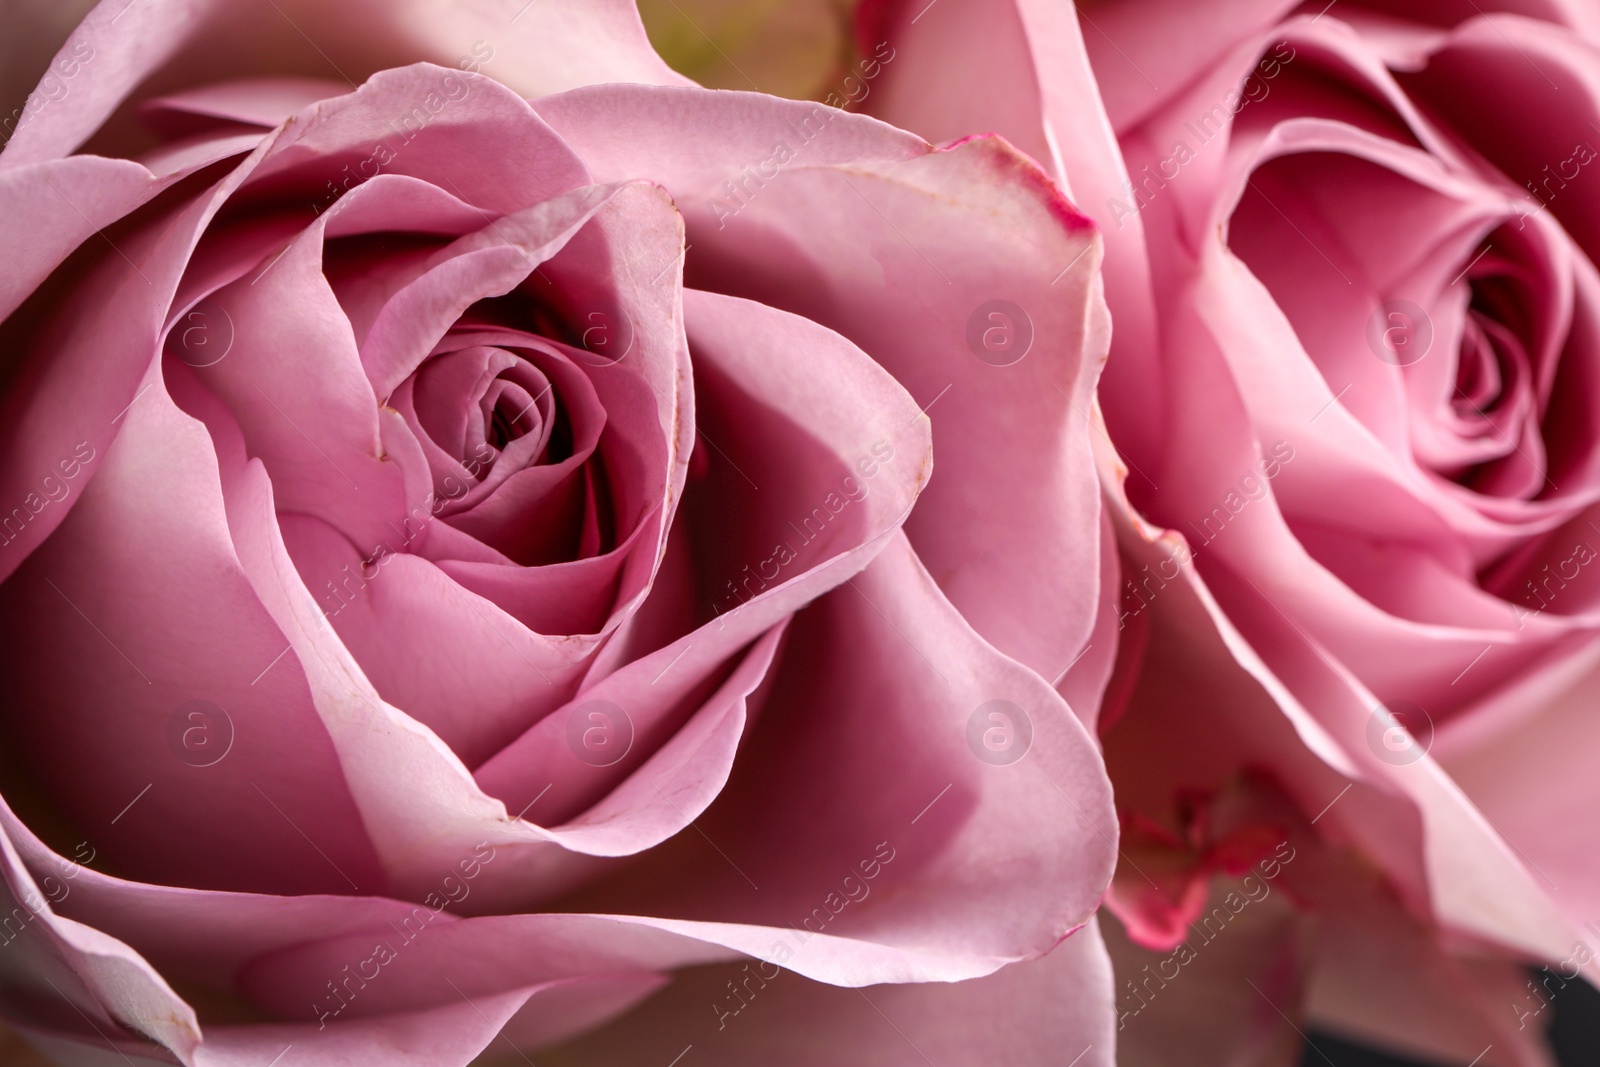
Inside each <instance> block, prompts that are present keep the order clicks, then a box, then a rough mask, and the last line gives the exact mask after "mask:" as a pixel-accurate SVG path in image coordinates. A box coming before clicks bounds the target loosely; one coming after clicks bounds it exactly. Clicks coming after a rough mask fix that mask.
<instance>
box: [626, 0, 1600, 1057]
mask: <svg viewBox="0 0 1600 1067" xmlns="http://www.w3.org/2000/svg"><path fill="white" fill-rule="evenodd" d="M706 6H707V7H708V8H710V9H717V8H719V7H720V5H717V4H708V5H706ZM691 10H692V11H693V12H694V14H695V16H696V17H699V16H700V12H701V8H700V7H698V6H697V7H695V8H693V9H691ZM853 14H854V20H855V22H854V31H853V32H854V33H855V35H856V40H857V46H856V52H857V54H866V53H868V52H870V51H871V48H872V46H873V45H874V44H875V43H877V42H880V41H881V42H887V43H888V44H889V45H890V46H891V47H892V48H893V50H894V52H895V54H896V55H897V57H899V58H896V59H895V61H894V62H892V63H889V64H885V65H884V69H883V70H882V72H881V74H879V75H878V76H876V77H866V76H865V75H866V73H867V72H866V71H863V70H861V69H860V68H856V69H855V70H854V71H852V73H853V74H854V75H855V77H856V81H855V83H854V84H853V85H852V89H853V91H852V92H851V94H850V95H851V98H852V104H853V106H855V107H857V108H858V109H860V110H863V111H866V112H868V113H870V114H873V115H876V116H878V117H881V118H883V119H885V120H887V121H890V122H893V123H895V124H896V125H899V126H903V127H905V128H907V129H912V130H915V131H916V132H918V133H921V134H923V135H924V136H926V137H929V138H930V139H934V140H939V139H946V138H951V137H956V136H960V135H961V134H963V133H975V132H980V131H998V132H999V133H1001V134H1003V135H1004V136H1006V137H1007V138H1008V139H1009V140H1010V141H1011V142H1012V143H1014V144H1015V145H1017V146H1018V147H1019V148H1021V149H1022V150H1024V151H1026V152H1028V153H1029V154H1030V155H1031V156H1032V157H1033V158H1035V159H1036V160H1038V161H1039V162H1040V164H1041V166H1042V167H1044V168H1045V169H1046V170H1047V171H1048V172H1049V173H1050V174H1051V175H1052V177H1054V178H1055V179H1056V180H1057V182H1058V183H1059V184H1061V185H1062V187H1063V188H1065V189H1068V190H1070V192H1071V195H1073V197H1074V198H1075V200H1076V201H1077V202H1078V203H1080V204H1081V205H1082V207H1083V209H1084V210H1085V211H1086V213H1088V214H1089V215H1090V216H1091V217H1092V218H1094V220H1095V221H1096V222H1097V223H1098V224H1099V226H1100V227H1101V229H1102V231H1103V233H1104V235H1105V238H1106V242H1107V251H1106V267H1105V276H1106V288H1107V297H1108V302H1109V305H1110V308H1111V312H1112V316H1113V319H1114V322H1115V339H1114V342H1113V345H1112V353H1111V358H1110V361H1109V363H1108V365H1107V371H1106V374H1105V376H1104V378H1103V381H1102V384H1101V390H1100V396H1099V400H1100V404H1101V407H1102V409H1103V411H1104V417H1105V432H1104V433H1101V432H1099V431H1097V432H1096V434H1095V436H1094V438H1093V440H1094V442H1095V444H1096V446H1097V447H1098V448H1099V449H1100V450H1101V453H1102V456H1103V470H1104V471H1105V474H1106V482H1107V491H1108V496H1109V499H1110V500H1111V503H1112V509H1111V511H1112V515H1113V517H1114V519H1115V521H1116V524H1117V528H1118V535H1119V541H1120V543H1121V546H1122V553H1123V555H1122V572H1123V573H1122V578H1121V591H1120V594H1118V595H1116V596H1115V597H1114V598H1113V599H1114V603H1112V604H1110V605H1108V607H1107V610H1108V611H1109V612H1110V613H1111V614H1112V615H1113V616H1114V617H1115V618H1116V619H1117V627H1116V629H1117V631H1118V635H1119V637H1120V639H1121V640H1120V649H1121V651H1120V656H1119V663H1118V667H1117V673H1116V677H1115V679H1114V681H1113V684H1112V689H1111V696H1110V697H1109V698H1108V701H1107V704H1106V707H1105V708H1104V710H1103V712H1102V715H1101V718H1100V720H1099V727H1100V732H1101V735H1102V737H1103V740H1104V743H1105V747H1106V753H1107V763H1108V768H1109V770H1110V773H1111V775H1112V779H1113V782H1114V785H1115V787H1116V790H1117V802H1118V809H1119V814H1120V815H1121V818H1122V825H1123V841H1122V846H1123V857H1122V862H1121V864H1120V865H1119V868H1118V873H1117V876H1116V879H1115V881H1114V883H1113V890H1112V892H1111V894H1110V896H1109V898H1108V906H1109V910H1110V911H1111V912H1113V913H1114V914H1115V915H1116V916H1117V918H1118V920H1119V922H1118V923H1117V924H1116V925H1117V926H1119V927H1121V929H1120V930H1119V931H1118V932H1116V933H1115V935H1114V936H1112V937H1111V940H1112V942H1113V955H1114V957H1115V959H1116V963H1117V975H1118V983H1117V1013H1118V1018H1119V1033H1118V1039H1119V1046H1120V1049H1121V1052H1120V1055H1121V1057H1122V1060H1123V1062H1128V1063H1140V1064H1144V1063H1151V1064H1185V1065H1187V1064H1192V1063H1195V1062H1206V1063H1211V1062H1215V1063H1222V1062H1229V1063H1232V1062H1251V1063H1285V1064H1288V1063H1295V1062H1298V1061H1299V1057H1300V1055H1301V1046H1302V1045H1303V1036H1302V1035H1301V1034H1300V1033H1299V1031H1298V1029H1297V1026H1298V1027H1301V1028H1303V1027H1304V1026H1306V1025H1307V1023H1306V1022H1304V1021H1303V1020H1306V1019H1310V1020H1312V1021H1314V1022H1316V1023H1319V1024H1320V1025H1322V1026H1324V1027H1327V1028H1331V1029H1335V1030H1339V1031H1342V1032H1344V1033H1346V1034H1350V1035H1354V1036H1357V1037H1361V1038H1365V1039H1367V1040H1370V1041H1374V1042H1380V1043H1383V1044H1387V1045H1390V1046H1393V1047H1397V1048H1399V1049H1401V1050H1404V1051H1407V1052H1410V1053H1414V1054H1416V1055H1420V1056H1425V1057H1432V1058H1434V1059H1442V1060H1446V1061H1450V1062H1458V1063H1462V1064H1465V1063H1468V1062H1477V1063H1481V1064H1490V1063H1515V1064H1543V1063H1548V1062H1549V1052H1548V1050H1547V1049H1545V1048H1544V1047H1543V1043H1542V1036H1541V1035H1542V1032H1543V1030H1544V1027H1545V1026H1546V1024H1547V1023H1548V1022H1549V1020H1550V1018H1551V1015H1552V1014H1553V1013H1552V1012H1551V1011H1549V1010H1547V1009H1548V1008H1549V1006H1550V1004H1551V1002H1552V1000H1553V999H1554V997H1555V996H1556V995H1557V994H1558V993H1559V991H1560V989H1561V988H1563V987H1564V986H1565V984H1567V983H1569V982H1571V981H1572V980H1574V979H1576V978H1577V977H1579V976H1580V975H1587V976H1588V977H1590V978H1591V979H1592V978H1594V977H1596V976H1597V975H1600V969H1597V964H1596V957H1597V956H1600V940H1597V938H1600V927H1595V926H1593V925H1587V926H1586V925H1585V924H1586V923H1592V922H1593V921H1594V920H1595V918H1596V916H1597V915H1600V869H1597V867H1596V859H1595V857H1596V856H1597V855H1600V847H1597V845H1600V841H1597V840H1596V835H1597V834H1600V829H1597V828H1596V827H1594V826H1592V825H1589V824H1588V823H1586V822H1585V821H1584V820H1582V819H1581V818H1574V817H1573V813H1574V812H1582V811H1585V810H1587V808H1588V807H1592V806H1593V801H1594V787H1593V782H1594V780H1595V779H1594V773H1593V767H1594V765H1595V763H1596V761H1597V759H1600V736H1597V735H1596V733H1595V727H1594V726H1593V725H1592V724H1591V722H1590V719H1591V718H1592V716H1591V715H1589V714H1588V708H1589V704H1590V703H1591V702H1592V699H1591V694H1593V693H1594V692H1595V691H1596V687H1597V684H1600V678H1597V676H1596V672H1597V671H1600V642H1597V641H1596V640H1595V632H1596V629H1597V625H1600V514H1597V509H1596V507H1595V504H1596V501H1597V500H1600V421H1597V415H1596V412H1597V411H1600V393H1597V388H1600V373H1597V366H1600V363H1597V360H1600V315H1597V313H1600V284H1597V283H1600V276H1597V274H1596V270H1595V261H1596V256H1597V253H1600V247H1597V242H1600V230H1597V229H1596V223H1595V219H1594V217H1593V216H1594V211H1595V209H1594V204H1595V203H1596V196H1595V188H1596V186H1595V185H1594V184H1593V183H1595V182H1596V181H1600V179H1597V178H1595V177H1594V176H1593V174H1594V171H1595V170H1596V167H1597V157H1600V108H1597V102H1600V95H1597V94H1600V54H1597V52H1596V49H1597V47H1600V15H1597V14H1596V11H1595V9H1594V8H1593V6H1592V5H1587V4H1579V3H1576V2H1571V0H1541V2H1512V0H1501V2H1489V0H1482V2H1480V3H1454V2H1446V0H1436V2H1430V0H1407V2H1395V3H1361V2H1357V0H1344V2H1341V3H1337V4H1327V3H1325V0H1316V2H1312V3H1305V4H1295V3H1285V2H1273V0H1238V2H1227V3H1209V4H1207V3H1189V2H1180V0H1101V2H1096V3H1086V4H1079V5H1077V7H1076V17H1075V16H1074V11H1073V10H1072V9H1068V8H1066V7H1065V5H1053V4H1045V3H1039V2H1034V0H1013V2H1008V3H1004V4H998V5H996V4H990V3H980V2H978V0H939V3H937V4H935V5H927V4H924V3H919V2H906V3H901V2H882V3H877V2H874V3H862V4H860V5H857V6H856V7H855V9H854V12H853ZM658 36H661V35H660V34H658ZM723 48H724V50H727V48H728V46H727V45H726V44H724V45H723ZM730 55H731V56H732V62H733V63H735V64H737V65H738V66H740V67H743V66H744V65H745V60H744V58H743V56H742V55H741V54H740V53H737V52H731V53H730ZM685 69H690V68H689V67H687V66H686V67H685ZM705 69H706V70H708V71H711V72H712V73H716V74H718V75H719V77H720V80H719V81H718V84H723V85H732V84H735V83H736V78H737V75H736V74H734V75H728V74H727V72H718V71H717V70H716V65H715V64H714V63H711V62H710V61H709V60H707V62H706V64H705ZM807 91H814V90H807ZM1086 414H1090V415H1092V414H1093V413H1088V412H1086ZM1113 443H1114V445H1113ZM1223 931H1226V932H1225V933H1224V932H1223ZM1526 963H1534V964H1544V965H1546V967H1547V968H1548V969H1547V970H1545V971H1542V972H1540V973H1539V974H1537V975H1536V976H1535V977H1534V978H1533V979H1531V980H1530V979H1529V977H1528V974H1527V973H1526V972H1525V971H1524V970H1523V965H1524V964H1526ZM1197 1044H1198V1045H1199V1046H1200V1047H1203V1048H1204V1049H1205V1050H1206V1053H1205V1055H1206V1056H1207V1057H1209V1058H1204V1059H1200V1060H1197V1059H1196V1055H1197V1053H1196V1047H1197Z"/></svg>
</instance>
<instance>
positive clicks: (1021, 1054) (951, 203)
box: [0, 0, 1117, 1067]
mask: <svg viewBox="0 0 1600 1067" xmlns="http://www.w3.org/2000/svg"><path fill="white" fill-rule="evenodd" d="M519 8H520V9H519ZM19 17H20V16H19ZM40 25H41V26H45V28H44V29H41V30H38V31H37V32H38V33H40V34H44V35H46V36H47V35H48V26H46V25H45V24H44V23H40ZM30 32H33V31H30ZM62 32H63V33H64V32H65V27H63V28H62ZM55 41H56V42H60V41H61V37H60V36H59V35H58V36H57V37H56V38H55ZM424 61H427V62H424ZM28 62H29V64H30V65H31V67H32V69H33V71H34V72H35V73H38V74H39V81H38V87H37V88H36V89H35V90H34V92H33V94H32V95H31V96H29V97H28V98H27V99H26V101H20V100H19V101H18V106H17V108H16V110H15V111H14V113H13V115H12V121H11V122H10V123H9V124H8V132H9V134H10V139H9V142H8V144H7V146H6V149H5V152H4V155H3V156H0V204H3V205H4V208H5V215H6V217H7V220H8V221H7V224H6V226H5V227H4V229H3V231H0V233H3V236H0V241H3V245H4V257H3V266H0V300H3V307H0V314H3V315H4V316H5V317H4V323H3V326H0V330H3V333H4V337H5V343H4V345H3V350H4V352H5V354H6V355H5V363H4V376H3V379H0V408H3V415H4V417H3V418H0V428H3V429H0V434H3V435H4V447H3V449H0V456H3V459H0V501H3V505H0V506H3V509H4V510H3V511H0V529H3V531H4V532H3V535H0V578H3V581H0V619H3V620H4V625H5V634H6V641H5V652H4V655H3V657H0V671H3V675H4V685H5V687H6V690H7V692H8V694H9V696H8V699H7V700H6V702H5V705H4V711H3V713H0V738H3V743H0V796H3V803H0V845H3V850H0V876H3V877H0V1018H3V1019H4V1021H5V1022H6V1023H7V1024H9V1025H10V1026H11V1027H12V1028H14V1029H15V1030H17V1031H18V1032H20V1034H21V1035H22V1036H23V1037H25V1038H26V1040H27V1041H28V1042H29V1044H31V1045H32V1046H34V1047H36V1048H38V1049H40V1050H42V1051H43V1052H45V1053H46V1054H47V1055H49V1056H51V1057H52V1058H54V1059H55V1060H57V1061H59V1062H62V1063H74V1064H76V1063H94V1064H99V1063H109V1062H121V1061H123V1060H126V1061H127V1062H130V1063H168V1062H178V1063H184V1064H190V1065H224V1064H229V1065H231V1064H240V1065H244V1064H252V1065H266V1064H269V1063H280V1062H281V1063H283V1064H291V1063H292V1064H297V1065H306V1064H326V1065H335V1064H337V1065H345V1064H365V1063H375V1064H377V1063H381V1064H409V1063H414V1064H418V1065H428V1067H437V1065H441V1064H465V1063H467V1062H469V1061H472V1060H473V1059H474V1058H475V1057H477V1056H479V1054H480V1053H483V1054H485V1056H486V1057H495V1058H502V1059H504V1060H508V1061H511V1062H522V1061H523V1060H524V1059H528V1058H529V1057H530V1056H532V1055H533V1054H534V1053H535V1052H536V1051H537V1055H538V1057H539V1062H540V1063H556V1062H573V1063H578V1062H591V1063H592V1062H655V1061H657V1060H659V1061H660V1062H661V1063H668V1062H678V1060H674V1057H678V1059H679V1060H682V1061H683V1062H685V1063H707V1062H720V1063H750V1062H761V1063H793V1064H813V1063H819V1062H838V1061H840V1060H841V1059H870V1060H872V1061H873V1062H877V1063H886V1064H888V1063H895V1064H899V1063H905V1064H912V1063H921V1062H925V1061H924V1057H923V1052H924V1050H927V1051H930V1052H932V1050H935V1049H937V1050H938V1051H937V1053H934V1054H935V1055H936V1056H937V1058H938V1061H939V1062H941V1063H951V1064H954V1063H1013V1064H1028V1063H1038V1064H1045V1063H1054V1062H1057V1061H1058V1060H1059V1059H1060V1058H1061V1057H1062V1055H1063V1053H1065V1054H1066V1056H1067V1057H1068V1058H1070V1057H1072V1056H1077V1057H1079V1058H1078V1059H1077V1060H1076V1061H1074V1062H1076V1063H1079V1064H1081V1065H1082V1067H1089V1065H1094V1064H1100V1065H1104V1064H1109V1063H1111V1062H1112V1055H1113V1051H1112V1050H1113V1048H1114V1044H1115V1042H1114V1038H1113V1036H1112V1033H1111V1030H1112V1026H1113V1024H1114V1018H1113V1016H1112V1012H1111V999H1112V998H1111V976H1110V972H1109V963H1108V959H1107V955H1106V951H1105V949H1104V947H1103V945H1102V943H1101V941H1100V939H1099V936H1098V933H1097V930H1096V927H1095V925H1094V923H1095V919H1094V914H1095V908H1096V906H1097V904H1098V902H1099V899H1100V897H1101V894H1102V892H1103V890H1104V888H1105V886H1106V884H1107V881H1108V879H1109V877H1110V875H1111V871H1112V867H1113V863H1114V860H1115V844H1114V842H1115V839H1116V834H1117V826H1116V819H1115V815H1114V811H1113V808H1112V805H1111V799H1110V787H1109V783H1108V781H1107V779H1106V777H1105V773H1104V770H1103V766H1102V762H1101V757H1100V754H1099V750H1098V747H1097V745H1096V743H1095V741H1094V739H1093V736H1092V732H1091V731H1092V729H1093V723H1094V717H1095V713H1096V710H1097V707H1098V703H1099V697H1100V691H1101V689H1102V688H1103V686H1104V685H1105V683H1106V681H1107V679H1108V677H1109V675H1110V671H1111V667H1112V662H1113V656H1112V651H1113V649H1114V647H1115V639H1114V635H1113V633H1112V630H1113V628H1114V621H1115V620H1114V619H1113V618H1111V617H1110V616H1108V615H1106V614H1105V613H1104V612H1102V611H1099V610H1098V609H1099V606H1100V605H1101V604H1102V603H1103V602H1104V600H1105V599H1106V596H1107V595H1108V592H1109V590H1108V589H1107V588H1106V586H1107V584H1108V581H1109V575H1106V576H1105V578H1103V568H1104V567H1105V566H1106V565H1107V550H1108V549H1109V547H1110V543H1109V542H1107V541H1104V540H1103V538H1104V536H1105V533H1106V529H1107V528H1106V527H1104V526H1103V523H1104V517H1103V515H1102V510H1101V501H1100V495H1099V491H1098V488H1097V486H1098V482H1097V475H1096V468H1095V464H1094V460H1093V456H1092V453H1091V450H1090V448H1089V438H1090V428H1089V426H1088V424H1087V423H1086V422H1085V421H1084V420H1083V419H1082V418H1081V417H1080V416H1079V412H1084V411H1087V410H1088V409H1089V407H1090V406H1091V404H1092V402H1093V401H1092V398H1093V391H1094V387H1095V382H1096V380H1097V378H1098V375H1099V371H1100V367H1101V364H1102V362H1103V357H1104V354H1105V350H1106V345H1107V336H1108V327H1107V321H1106V314H1105V307H1104V302H1103V300H1102V298H1101V291H1100V283H1099V277H1098V266H1099V259H1100V253H1099V249H1100V244H1099V238H1098V237H1097V236H1096V234H1095V232H1094V230H1093V227H1092V226H1091V225H1090V223H1089V222H1088V220H1087V219H1086V218H1085V217H1084V216H1082V215H1081V214H1079V213H1078V212H1077V211H1076V210H1075V209H1074V208H1073V207H1072V206H1071V204H1070V203H1069V202H1068V201H1067V200H1066V199H1065V198H1064V196H1063V195H1062V193H1061V192H1060V190H1059V189H1058V188H1056V187H1055V186H1054V185H1053V184H1052V183H1051V181H1050V179H1049V178H1048V176H1047V175H1046V174H1045V173H1044V172H1043V171H1041V170H1040V169H1039V168H1038V167H1037V166H1036V165H1035V164H1034V163H1032V162H1031V161H1030V160H1029V159H1028V158H1027V157H1026V156H1024V155H1023V154H1021V153H1019V152H1018V151H1017V150H1016V149H1014V148H1012V147H1011V146H1010V145H1008V144H1007V143H1006V142H1005V141H1003V140H1002V139H999V138H996V137H979V138H974V139H968V140H965V141H962V142H960V143H956V144H952V145H950V146H948V147H945V148H938V149H936V148H934V147H933V146H932V145H930V144H928V143H927V142H925V141H923V140H922V139H921V138H919V137H917V136H914V135H911V134H907V133H905V132H903V131H901V130H898V129H895V128H893V127H891V126H888V125H885V124H883V123H881V122H878V121H876V120H873V119H869V118H865V117H861V116H855V115H850V114H847V113H845V112H842V111H837V110H834V109H831V108H828V107H826V106H822V105H811V104H803V103H794V102H789V101H784V100H779V99H776V98H772V97H766V96H762V95H759V94H755V93H749V92H746V93H719V92H712V91H709V90H705V89H701V88H697V87H693V86H689V85H686V84H683V79H682V78H681V77H679V76H677V75H675V74H673V73H672V72H671V71H670V70H668V69H667V68H666V67H665V66H663V65H662V64H661V62H660V61H659V60H657V59H656V58H655V56H654V54H653V53H652V52H651V51H650V49H649V47H648V45H647V43H646V40H645V37H644V33H643V30H642V28H641V26H640V24H639V22H638V20H637V17H636V16H635V15H634V14H633V13H632V10H631V8H624V7H618V6H616V5H608V4H594V5H576V6H570V7H569V6H562V5H554V4H551V5H538V4H536V5H522V4H513V3H509V2H508V3H505V4H503V5H482V6H479V7H476V8H473V9H471V10H465V9H463V10H461V11H452V10H446V9H440V8H437V7H434V6H431V5H424V4H420V3H418V4H376V3H373V4H364V5H354V6H353V7H348V8H347V7H344V6H340V5H330V4H320V5H318V4H311V3H289V2H287V0H284V2H281V3H274V2H272V0H267V2H266V3H262V4H254V3H232V2H229V3H223V2H221V0H217V2H213V3H194V2H189V0H135V2H133V3H131V4H130V3H126V2H125V0H112V2H110V3H107V4H105V5H102V6H99V7H97V8H95V9H94V10H93V11H91V12H89V13H88V15H87V16H86V18H85V19H84V21H83V23H82V24H81V25H80V26H78V27H77V28H76V29H75V30H73V31H72V33H71V35H70V36H69V37H66V38H65V41H64V43H60V47H59V50H58V51H56V52H55V53H54V54H53V56H52V55H51V54H49V52H48V51H46V52H43V53H41V54H39V55H37V56H33V55H30V56H29V58H28ZM619 80H631V81H634V82H638V83H655V84H632V85H624V84H605V83H616V82H618V81H619ZM551 94H554V95H551ZM997 309H998V310H997ZM996 316H998V318H997V317H996ZM994 331H998V332H994ZM934 453H937V455H938V469H937V474H935V473H934V468H933V463H932V457H933V455H934ZM1067 698H1070V700H1071V703H1070V704H1069V702H1068V699H1067ZM1074 931H1076V933H1074ZM1069 935H1071V936H1070V937H1069ZM1058 946H1059V947H1058ZM1052 950H1054V951H1052ZM868 986H870V987H872V988H870V989H861V988H852V987H868ZM691 1050H692V1051H691ZM1080 1050H1081V1051H1080ZM686 1057H692V1059H689V1058H686Z"/></svg>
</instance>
